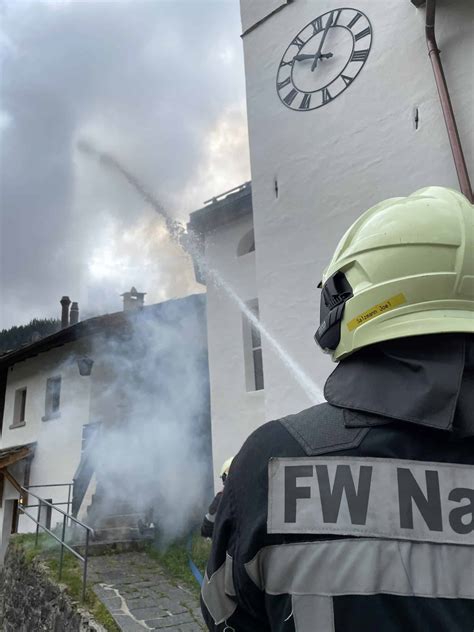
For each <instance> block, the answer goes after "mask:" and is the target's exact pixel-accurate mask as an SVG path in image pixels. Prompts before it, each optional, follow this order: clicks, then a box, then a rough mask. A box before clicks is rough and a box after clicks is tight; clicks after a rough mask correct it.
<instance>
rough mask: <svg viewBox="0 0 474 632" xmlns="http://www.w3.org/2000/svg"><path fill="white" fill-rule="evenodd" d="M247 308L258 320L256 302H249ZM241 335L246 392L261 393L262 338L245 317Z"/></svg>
mask: <svg viewBox="0 0 474 632" xmlns="http://www.w3.org/2000/svg"><path fill="white" fill-rule="evenodd" d="M248 307H249V309H250V311H251V312H252V313H253V314H255V316H256V317H257V319H258V318H259V310H258V301H257V300H254V301H251V302H250V303H248ZM243 333H244V360H245V373H246V384H247V390H248V391H261V390H263V387H264V383H263V356H262V337H261V334H260V331H259V329H258V327H256V326H255V324H254V323H253V322H252V321H251V319H249V318H248V317H246V316H244V322H243Z"/></svg>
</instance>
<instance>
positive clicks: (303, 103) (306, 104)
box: [299, 94, 311, 110]
mask: <svg viewBox="0 0 474 632" xmlns="http://www.w3.org/2000/svg"><path fill="white" fill-rule="evenodd" d="M310 105H311V95H310V94H305V95H304V97H303V100H302V101H301V103H300V107H299V109H300V110H309V106H310Z"/></svg>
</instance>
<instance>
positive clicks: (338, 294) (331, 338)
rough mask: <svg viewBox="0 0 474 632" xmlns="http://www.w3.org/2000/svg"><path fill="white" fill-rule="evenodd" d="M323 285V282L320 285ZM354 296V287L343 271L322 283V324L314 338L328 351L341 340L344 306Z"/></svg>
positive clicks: (332, 349) (334, 347)
mask: <svg viewBox="0 0 474 632" xmlns="http://www.w3.org/2000/svg"><path fill="white" fill-rule="evenodd" d="M321 285H322V283H320V284H319V285H318V287H320V286H321ZM352 296H353V292H352V287H351V286H350V284H349V281H348V280H347V278H346V276H345V274H344V273H343V272H336V273H335V274H333V275H332V276H331V277H329V278H328V279H327V280H326V282H325V283H324V285H322V292H321V308H320V322H321V324H320V326H319V327H318V330H317V331H316V333H315V334H314V339H315V341H316V342H317V344H318V345H319V346H320V347H321V348H322V349H323V351H325V352H326V353H329V352H330V351H334V350H335V349H336V347H337V346H338V344H339V341H340V340H341V321H342V317H343V315H344V308H345V305H346V302H347V301H348V300H349V299H350V298H351V297H352Z"/></svg>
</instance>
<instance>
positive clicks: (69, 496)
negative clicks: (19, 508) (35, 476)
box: [28, 483, 74, 513]
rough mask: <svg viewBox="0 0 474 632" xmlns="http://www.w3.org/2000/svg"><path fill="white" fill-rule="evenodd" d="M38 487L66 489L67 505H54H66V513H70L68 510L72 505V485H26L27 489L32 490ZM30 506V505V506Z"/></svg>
mask: <svg viewBox="0 0 474 632" xmlns="http://www.w3.org/2000/svg"><path fill="white" fill-rule="evenodd" d="M38 487H67V488H68V490H67V503H54V504H55V505H65V504H67V512H68V513H70V511H69V510H70V508H71V505H72V498H71V493H72V488H73V487H74V483H50V484H49V485H28V489H34V488H38ZM30 506H32V505H30Z"/></svg>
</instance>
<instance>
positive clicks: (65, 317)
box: [59, 296, 71, 329]
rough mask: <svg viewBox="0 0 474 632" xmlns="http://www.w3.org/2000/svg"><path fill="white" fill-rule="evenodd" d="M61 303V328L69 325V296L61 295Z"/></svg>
mask: <svg viewBox="0 0 474 632" xmlns="http://www.w3.org/2000/svg"><path fill="white" fill-rule="evenodd" d="M59 302H60V303H61V329H65V328H66V327H68V326H69V305H70V304H71V299H70V298H69V296H63V297H62V299H61V300H60V301H59Z"/></svg>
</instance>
